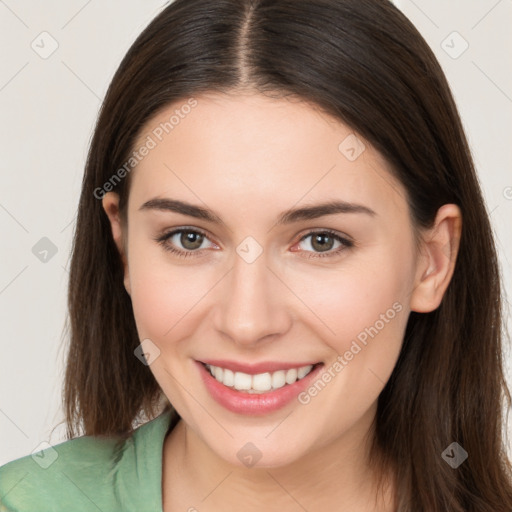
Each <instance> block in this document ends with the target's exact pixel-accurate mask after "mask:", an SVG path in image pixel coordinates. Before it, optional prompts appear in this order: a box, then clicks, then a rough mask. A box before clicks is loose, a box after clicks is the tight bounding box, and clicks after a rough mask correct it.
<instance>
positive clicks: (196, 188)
mask: <svg viewBox="0 0 512 512" xmlns="http://www.w3.org/2000/svg"><path fill="white" fill-rule="evenodd" d="M491 233H492V232H491V228H490V224H489V218H488V215H487V212H486V209H485V206H484V203H483V199H482V194H481V191H480V188H479V185H478V181H477V177H476V174H475V170H474V166H473V163H472V160H471V156H470V151H469V149H468V145H467V141H466V138H465V135H464V132H463V129H462V126H461V123H460V119H459V116H458V113H457V110H456V107H455V104H454V101H453V99H452V96H451V93H450V90H449V87H448V85H447V83H446V80H445V78H444V75H443V73H442V71H441V69H440V67H439V65H438V63H437V61H436V59H435V58H434V56H433V54H432V52H431V50H430V49H429V48H428V46H427V44H426V43H425V41H424V40H423V39H422V37H421V36H420V35H419V33H418V32H417V31H416V29H415V28H414V27H413V26H412V25H411V23H410V22H409V21H408V20H407V19H406V18H405V17H404V16H403V15H402V14H401V13H400V12H399V11H398V10H397V9H396V8H395V7H393V5H392V4H391V3H389V2H387V1H377V0H308V1H304V2H297V1H291V0H277V1H276V0H272V1H270V0H261V1H256V0H255V1H249V0H244V1H234V0H222V1H213V0H176V1H175V2H173V3H172V4H171V5H169V6H168V7H167V8H166V9H164V10H163V12H162V13H161V14H160V15H159V16H157V18H155V20H154V21H153V22H152V23H151V24H150V25H149V26H148V27H147V28H146V30H145V31H144V32H143V33H142V34H141V36H140V37H139V38H138V39H137V41H136V42H135V43H134V45H133V46H132V48H131V49H130V50H129V52H128V54H127V55H126V57H125V58H124V60H123V62H122V63H121V65H120V67H119V69H118V71H117V73H116V75H115V76H114V79H113V81H112V84H111V86H110V88H109V90H108V93H107V95H106V98H105V101H104V104H103V107H102V110H101V113H100V116H99V120H98V123H97V126H96V129H95V134H94V137H93V140H92V143H91V148H90V152H89V158H88V162H87V166H86V171H85V177H84V181H83V188H82V195H81V199H80V205H79V211H78V220H77V227H76V233H75V240H74V248H73V257H72V263H71V272H70V282H69V310H70V338H71V343H70V348H69V354H68V363H67V373H66V383H65V393H64V396H65V406H66V411H67V422H68V434H69V436H68V437H69V438H70V439H69V440H68V441H66V442H64V443H62V444H60V445H57V446H55V447H53V448H51V449H48V450H47V451H44V452H41V453H40V454H36V455H34V456H33V457H28V456H27V457H24V458H22V459H18V460H17V461H13V462H11V463H9V464H7V465H6V466H4V467H3V468H1V469H0V496H1V497H2V506H3V510H34V509H37V510H89V509H90V510H93V509H94V510H96V509H100V510H155V511H159V510H163V511H171V510H172V511H174V510H189V511H193V510H199V511H217V510H239V509H241V508H243V509H246V510H261V509H264V510H272V511H273V510H276V511H277V510H279V511H288V510H290V511H292V510H310V511H314V510H340V511H344V510H346V511H351V512H354V511H355V512H357V511H379V512H382V511H390V512H391V511H400V512H405V511H411V512H420V511H428V512H437V511H446V510H450V511H454V512H462V511H475V512H476V511H478V512H484V511H485V512H487V511H489V512H490V511H493V512H496V511H503V512H504V511H508V512H509V511H510V510H512V484H511V471H510V470H511V466H510V461H509V460H508V458H507V454H506V451H505V446H504V442H503V439H502V435H501V429H502V425H503V418H502V411H503V409H502V407H503V406H504V405H507V406H510V395H509V391H508V389H507V387H506V383H505V379H504V373H503V361H502V357H503V354H502V340H501V330H500V329H501V322H502V320H501V304H500V283H499V271H498V266H497V260H496V251H495V246H494V241H493V238H492V234H491ZM146 420H149V421H146ZM138 422H145V423H144V424H143V425H142V426H138V428H136V429H134V427H135V425H136V424H137V423H138ZM80 431H81V432H82V433H83V434H85V436H82V437H76V436H77V435H78V434H79V433H80ZM52 450H53V451H52ZM45 458H46V460H47V461H50V460H52V459H55V460H54V461H53V462H51V463H45V462H44V460H45ZM38 459H39V460H38ZM34 461H35V462H37V464H34ZM45 466H46V467H45Z"/></svg>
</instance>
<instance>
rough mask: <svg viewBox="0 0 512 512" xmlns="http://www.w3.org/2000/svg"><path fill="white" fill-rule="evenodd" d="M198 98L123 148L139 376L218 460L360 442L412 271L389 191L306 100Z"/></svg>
mask: <svg viewBox="0 0 512 512" xmlns="http://www.w3.org/2000/svg"><path fill="white" fill-rule="evenodd" d="M196 100H197V103H196V104H195V103H193V102H191V103H190V104H193V105H195V106H193V107H192V108H187V107H185V108H183V105H187V102H186V101H183V102H181V103H179V104H178V103H176V104H174V105H172V106H171V107H169V108H167V109H166V110H165V111H162V112H160V113H159V114H158V115H157V116H156V117H155V118H154V119H152V120H151V122H150V123H148V124H147V125H146V126H145V129H144V130H143V131H142V133H141V136H140V138H139V141H138V143H137V144H136V145H135V149H138V148H140V147H141V146H143V145H144V144H146V147H148V148H149V149H148V151H142V152H140V155H139V156H141V154H142V153H146V154H145V156H141V158H140V162H139V163H138V165H137V166H136V169H135V170H133V171H132V176H131V179H132V183H131V188H130V196H129V202H128V227H127V231H125V232H123V233H122V234H123V241H124V243H125V244H126V245H125V250H126V255H127V265H126V268H125V276H126V277H125V286H126V289H127V291H128V293H129V294H130V296H131V299H132V303H133V311H134V315H135V319H136V324H137V329H138V333H139V336H140V340H141V341H142V340H146V341H145V342H144V343H143V347H144V350H145V352H146V353H148V358H149V362H150V369H151V371H152V372H153V374H154V376H155V378H156V380H157V381H158V383H159V385H160V386H161V388H162V390H163V391H164V393H165V394H166V396H167V397H168V399H169V400H170V401H171V403H172V404H173V405H174V406H175V408H176V409H177V410H178V412H179V414H180V415H181V417H182V418H183V420H184V421H185V423H186V425H187V426H188V428H189V429H191V431H192V432H193V433H194V434H195V435H196V436H197V438H198V439H199V440H200V441H201V442H203V443H205V445H206V446H207V447H208V448H209V449H211V451H212V453H216V454H217V455H218V456H219V457H222V458H223V459H225V460H226V461H228V462H230V463H232V464H236V465H239V466H240V465H242V464H245V465H249V464H254V461H256V465H258V466H260V465H261V466H281V465H285V464H288V463H291V462H294V461H297V460H298V459H300V458H301V457H303V456H307V455H310V454H312V453H315V451H318V450H320V451H321V450H322V449H324V450H326V449H328V448H329V447H331V446H332V445H333V443H334V444H336V443H341V442H342V440H345V441H348V440H350V439H356V438H361V436H363V435H364V434H365V433H366V432H367V431H368V429H369V428H370V424H371V421H372V420H373V417H374V415H375V411H376V401H377V398H378V395H379V393H380V392H381V390H382V389H383V387H384V385H385V383H386V381H387V380H388V378H389V376H390V374H391V372H392V370H393V367H394V366H395V363H396V360H397V357H398V354H399V351H400V347H401V344H402V339H403V335H404V330H405V326H406V322H407V318H408V315H409V312H410V311H411V309H413V306H412V304H413V301H414V294H415V291H416V290H415V289H416V285H417V283H418V280H419V279H420V277H421V274H422V273H423V272H424V270H425V269H424V268H421V266H420V264H419V261H420V257H419V255H418V254H417V252H416V250H415V244H414V237H413V227H412V224H411V219H410V216H409V211H408V207H407V203H406V195H405V192H404V189H403V187H402V186H401V184H400V183H399V182H397V181H396V180H395V179H394V178H393V177H392V175H391V174H390V172H389V170H388V166H387V164H386V162H385V161H384V159H383V158H382V157H381V156H380V155H379V154H378V153H377V152H376V151H375V150H374V149H373V148H372V147H370V145H369V144H368V143H367V142H366V141H362V140H361V139H357V138H355V135H354V133H353V132H352V130H351V129H349V128H348V127H347V126H345V125H343V124H341V123H339V122H338V121H336V120H334V119H333V118H330V117H328V116H326V115H324V114H320V113H319V112H318V111H317V110H315V109H314V108H313V107H312V106H310V105H308V104H305V103H301V102H298V101H296V102H291V101H288V100H285V99H281V100H276V99H269V98H266V97H264V96H261V95H243V96H242V95H237V96H227V95H213V94H211V95H208V96H206V95H204V96H199V97H197V98H196ZM176 110H177V111H178V113H176V112H175V111H176ZM173 114H175V116H176V117H174V118H173V121H171V123H169V120H170V118H171V116H172V115H173ZM161 123H162V124H161ZM165 123H168V124H167V125H166V124H165ZM164 127H165V128H164ZM166 130H167V131H168V133H166ZM148 136H149V137H150V138H148ZM150 139H151V141H153V142H150ZM160 139H161V140H160ZM153 146H154V147H153ZM109 198H112V194H107V196H106V199H104V206H105V207H106V208H107V207H108V202H109ZM157 200H158V201H159V203H158V202H157ZM177 202H180V204H181V203H183V205H182V206H181V207H180V209H181V211H180V212H178V211H177V208H174V207H175V206H176V205H177V204H178V203H177ZM334 203H339V204H338V206H336V207H334V206H332V205H334ZM327 204H330V205H331V209H330V212H329V211H327V210H328V208H326V206H325V205H327ZM144 205H146V206H144ZM173 206H174V207H173ZM187 212H188V214H187ZM204 212H208V218H207V216H206V215H205V213H204ZM285 213H286V215H285ZM179 230H181V232H180V231H179ZM115 232H116V231H115V228H114V233H115ZM171 232H175V234H171ZM326 232H327V233H326ZM166 235H169V236H167V239H164V237H166ZM158 239H160V241H157V240H158ZM171 249H174V250H176V251H179V253H174V252H171ZM123 250H124V249H123ZM147 340H150V341H147ZM208 361H210V363H211V364H212V365H213V366H218V367H219V368H223V370H222V371H221V370H215V369H213V372H214V373H215V372H217V376H218V377H219V378H220V379H222V382H223V383H220V382H218V381H217V380H216V379H214V377H212V376H211V375H210V374H209V373H208V371H207V369H206V368H205V366H204V365H203V364H202V363H204V362H208ZM214 363H217V364H214ZM141 364H142V363H141ZM311 365H313V368H312V371H311V372H310V373H309V374H308V375H306V376H305V377H304V378H302V379H300V380H299V381H298V382H295V384H285V385H283V384H284V383H285V382H288V381H287V380H286V379H288V380H289V382H294V379H297V378H298V377H299V376H302V375H303V374H304V373H305V372H306V371H307V370H308V369H309V366H311ZM301 367H306V368H303V370H301V372H300V373H298V374H294V372H293V370H292V371H291V372H290V371H288V370H290V369H293V368H301ZM226 370H227V371H226ZM284 370H286V371H284ZM237 371H238V372H239V375H236V373H237ZM221 374H222V375H221ZM254 375H258V377H256V378H255V377H254ZM224 379H225V380H224ZM234 384H235V385H236V386H237V387H238V388H244V387H245V388H246V387H248V386H251V387H252V388H256V389H255V391H259V393H258V392H254V393H249V392H248V391H247V390H241V391H240V390H234V389H233V388H232V386H233V385H234ZM269 387H270V388H271V389H268V388H269ZM228 388H229V389H228ZM261 391H264V392H263V393H261ZM248 443H250V444H248ZM345 446H346V444H345ZM251 457H252V459H251ZM259 457H260V458H259ZM258 458H259V460H258ZM250 460H251V461H252V462H249V461H250Z"/></svg>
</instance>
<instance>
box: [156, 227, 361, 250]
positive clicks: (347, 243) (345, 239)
mask: <svg viewBox="0 0 512 512" xmlns="http://www.w3.org/2000/svg"><path fill="white" fill-rule="evenodd" d="M187 231H188V232H192V233H198V234H200V235H202V236H204V237H205V238H206V239H207V240H209V241H210V242H211V243H213V244H214V245H215V246H216V247H217V248H218V244H216V243H215V242H212V240H211V239H210V235H209V234H208V233H207V232H206V231H205V230H203V229H201V228H198V227H195V226H179V227H176V228H172V229H170V230H168V231H165V232H164V233H163V234H161V235H158V236H157V237H155V238H154V240H155V241H156V242H158V243H160V244H161V245H162V246H163V247H164V249H165V250H166V251H169V252H172V253H175V254H177V255H179V256H183V257H186V256H200V255H201V254H202V253H203V251H204V250H205V249H198V250H187V249H179V248H176V247H174V246H171V245H169V244H167V241H168V240H169V239H170V238H172V237H173V236H174V235H176V234H178V233H182V232H187ZM318 234H327V235H329V236H331V237H332V238H334V239H336V240H337V241H339V242H340V244H341V247H339V248H338V249H336V250H334V251H332V250H329V251H325V252H315V251H303V250H299V251H292V252H298V253H306V254H308V256H305V257H307V258H322V257H335V256H338V255H339V254H340V253H341V252H343V251H345V250H346V249H350V248H351V247H353V246H354V245H355V243H354V241H353V240H352V238H351V237H349V236H347V235H345V234H344V233H340V232H338V231H336V230H333V229H329V228H309V229H308V230H307V231H306V232H305V233H304V234H303V235H299V236H300V238H299V240H298V241H297V242H296V243H295V244H294V245H297V244H299V243H301V242H302V241H303V240H305V239H306V238H308V237H310V236H314V235H318Z"/></svg>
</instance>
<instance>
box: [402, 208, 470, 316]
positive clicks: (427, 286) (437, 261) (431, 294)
mask: <svg viewBox="0 0 512 512" xmlns="http://www.w3.org/2000/svg"><path fill="white" fill-rule="evenodd" d="M461 232H462V214H461V212H460V209H459V207H458V206H457V205H455V204H445V205H443V206H442V207H441V208H439V210H438V212H437V215H436V219H435V222H434V226H433V227H432V228H431V229H429V230H428V231H427V232H426V233H425V234H424V236H423V242H422V250H421V256H420V258H419V261H418V267H417V275H416V280H415V283H414V288H413V292H412V294H411V305H410V307H411V311H416V312H418V313H430V312H431V311H434V310H435V309H437V308H438V307H439V305H440V304H441V301H442V299H443V296H444V293H445V292H446V289H447V288H448V285H449V284H450V281H451V278H452V276H453V272H454V269H455V263H456V260H457V254H458V250H459V241H460V237H461Z"/></svg>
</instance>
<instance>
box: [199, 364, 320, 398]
mask: <svg viewBox="0 0 512 512" xmlns="http://www.w3.org/2000/svg"><path fill="white" fill-rule="evenodd" d="M205 367H206V368H207V370H208V371H209V372H210V374H211V375H212V377H214V378H215V379H216V380H217V382H220V383H221V384H224V386H227V387H230V388H233V389H236V390H237V391H245V392H247V393H254V394H257V393H265V392H267V391H271V390H275V389H279V388H282V387H283V386H286V385H290V384H293V383H294V382H296V381H297V380H301V379H303V378H304V377H306V375H308V374H309V373H310V372H311V370H312V369H313V365H311V364H309V365H306V366H301V367H299V368H290V369H288V370H278V371H275V372H272V373H271V372H265V373H258V374H256V375H250V374H249V373H244V372H233V371H232V370H230V369H228V368H221V367H220V366H213V365H209V364H206V365H205Z"/></svg>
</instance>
